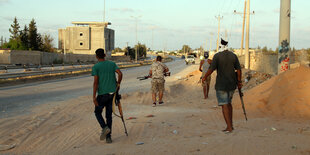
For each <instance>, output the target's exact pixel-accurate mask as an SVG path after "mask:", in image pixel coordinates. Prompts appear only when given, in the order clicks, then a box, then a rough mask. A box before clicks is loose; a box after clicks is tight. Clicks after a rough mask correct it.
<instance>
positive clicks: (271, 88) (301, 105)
mask: <svg viewBox="0 0 310 155" xmlns="http://www.w3.org/2000/svg"><path fill="white" fill-rule="evenodd" d="M309 92H310V68H308V67H305V66H301V67H299V68H296V69H294V70H290V71H287V72H285V73H282V74H280V75H278V76H275V77H274V78H272V79H271V80H269V81H267V82H265V83H263V84H262V85H259V86H257V87H256V88H254V89H251V90H250V91H248V92H247V93H246V96H245V100H246V101H247V103H249V108H250V109H251V108H253V109H252V110H255V109H256V108H257V107H258V108H260V110H261V111H262V112H267V111H271V112H272V114H273V115H278V116H283V117H310V95H309Z"/></svg>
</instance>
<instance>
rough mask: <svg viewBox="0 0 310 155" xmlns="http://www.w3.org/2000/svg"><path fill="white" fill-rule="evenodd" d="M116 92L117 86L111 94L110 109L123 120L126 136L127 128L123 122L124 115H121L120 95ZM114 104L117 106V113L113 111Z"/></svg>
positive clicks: (117, 90)
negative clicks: (112, 94)
mask: <svg viewBox="0 0 310 155" xmlns="http://www.w3.org/2000/svg"><path fill="white" fill-rule="evenodd" d="M118 92H119V86H117V88H116V91H115V93H114V96H113V102H112V110H113V113H114V115H115V116H117V117H119V118H121V119H122V122H123V125H124V128H125V134H126V136H128V133H127V128H126V124H125V120H124V115H123V109H122V105H121V101H120V100H121V98H122V96H121V95H120V94H119V93H118ZM115 106H117V107H118V111H119V115H118V114H116V112H115Z"/></svg>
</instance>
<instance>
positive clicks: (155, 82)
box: [151, 79, 165, 93]
mask: <svg viewBox="0 0 310 155" xmlns="http://www.w3.org/2000/svg"><path fill="white" fill-rule="evenodd" d="M151 84H152V88H151V90H152V93H157V92H159V91H162V92H163V91H165V80H164V79H152V81H151Z"/></svg>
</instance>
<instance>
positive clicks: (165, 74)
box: [137, 72, 171, 81]
mask: <svg viewBox="0 0 310 155" xmlns="http://www.w3.org/2000/svg"><path fill="white" fill-rule="evenodd" d="M170 74H171V72H165V73H164V76H170ZM150 77H152V76H151V75H147V76H141V77H137V79H139V80H140V81H141V80H146V79H148V78H150Z"/></svg>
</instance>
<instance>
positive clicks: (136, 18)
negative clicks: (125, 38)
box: [130, 15, 142, 62]
mask: <svg viewBox="0 0 310 155" xmlns="http://www.w3.org/2000/svg"><path fill="white" fill-rule="evenodd" d="M130 17H131V18H134V19H135V20H136V44H137V47H136V62H137V61H138V19H139V18H141V17H142V16H141V15H140V16H137V17H135V16H130Z"/></svg>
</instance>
